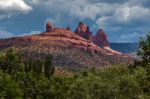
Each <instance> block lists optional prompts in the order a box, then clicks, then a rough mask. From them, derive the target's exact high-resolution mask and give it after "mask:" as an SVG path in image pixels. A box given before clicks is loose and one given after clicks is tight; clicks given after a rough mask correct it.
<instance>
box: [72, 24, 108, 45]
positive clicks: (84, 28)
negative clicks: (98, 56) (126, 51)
mask: <svg viewBox="0 0 150 99" xmlns="http://www.w3.org/2000/svg"><path fill="white" fill-rule="evenodd" d="M75 33H76V34H78V35H79V36H81V37H83V38H85V39H87V40H89V41H91V42H93V43H94V44H96V45H98V46H100V47H109V42H108V37H107V35H106V33H105V32H104V31H103V30H102V29H99V30H98V31H97V33H96V35H95V36H94V35H93V33H92V32H91V31H90V28H89V26H88V25H86V24H84V23H81V22H80V23H79V25H78V27H77V29H76V30H75Z"/></svg>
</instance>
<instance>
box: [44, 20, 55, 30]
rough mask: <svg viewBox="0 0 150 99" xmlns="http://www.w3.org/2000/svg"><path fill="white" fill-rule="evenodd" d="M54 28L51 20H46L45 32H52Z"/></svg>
mask: <svg viewBox="0 0 150 99" xmlns="http://www.w3.org/2000/svg"><path fill="white" fill-rule="evenodd" d="M54 28H55V27H54V26H53V24H52V23H51V22H48V23H47V24H46V32H52V31H53V30H54Z"/></svg>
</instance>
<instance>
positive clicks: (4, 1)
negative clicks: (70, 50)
mask: <svg viewBox="0 0 150 99" xmlns="http://www.w3.org/2000/svg"><path fill="white" fill-rule="evenodd" d="M47 21H51V22H52V23H53V24H54V25H55V26H56V27H66V26H70V27H71V29H72V31H74V30H75V28H76V26H77V25H78V22H79V21H82V22H85V23H86V24H88V25H89V26H90V30H91V31H92V32H93V34H95V33H96V31H97V30H98V29H100V28H102V29H103V30H104V31H105V32H106V33H107V35H108V36H109V41H110V42H117V43H121V42H131V43H133V42H138V40H139V37H141V36H145V34H146V33H147V32H149V31H150V28H149V27H150V0H0V38H8V37H12V36H16V35H29V34H35V33H40V32H43V31H44V30H45V23H46V22H47Z"/></svg>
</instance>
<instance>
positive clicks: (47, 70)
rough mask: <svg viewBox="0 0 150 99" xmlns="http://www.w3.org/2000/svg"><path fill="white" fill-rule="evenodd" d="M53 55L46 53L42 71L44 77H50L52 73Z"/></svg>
mask: <svg viewBox="0 0 150 99" xmlns="http://www.w3.org/2000/svg"><path fill="white" fill-rule="evenodd" d="M52 60H53V56H52V55H48V56H46V59H45V62H44V73H45V77H50V75H52V74H54V70H55V68H54V66H53V65H52Z"/></svg>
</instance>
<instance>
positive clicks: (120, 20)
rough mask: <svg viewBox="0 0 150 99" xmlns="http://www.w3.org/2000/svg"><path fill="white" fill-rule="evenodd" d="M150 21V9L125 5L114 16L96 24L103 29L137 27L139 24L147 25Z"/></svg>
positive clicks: (103, 18) (104, 18) (106, 17)
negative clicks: (123, 26)
mask: <svg viewBox="0 0 150 99" xmlns="http://www.w3.org/2000/svg"><path fill="white" fill-rule="evenodd" d="M148 19H150V9H148V8H144V7H142V6H139V5H135V6H128V5H126V4H125V5H124V6H118V8H116V10H115V12H114V14H113V15H112V16H102V17H100V18H98V19H97V20H96V23H97V25H99V26H101V27H104V28H109V27H111V26H113V27H117V26H121V25H135V23H138V22H140V23H142V22H145V23H147V20H148ZM136 25H137V24H136ZM139 25H141V24H139Z"/></svg>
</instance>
